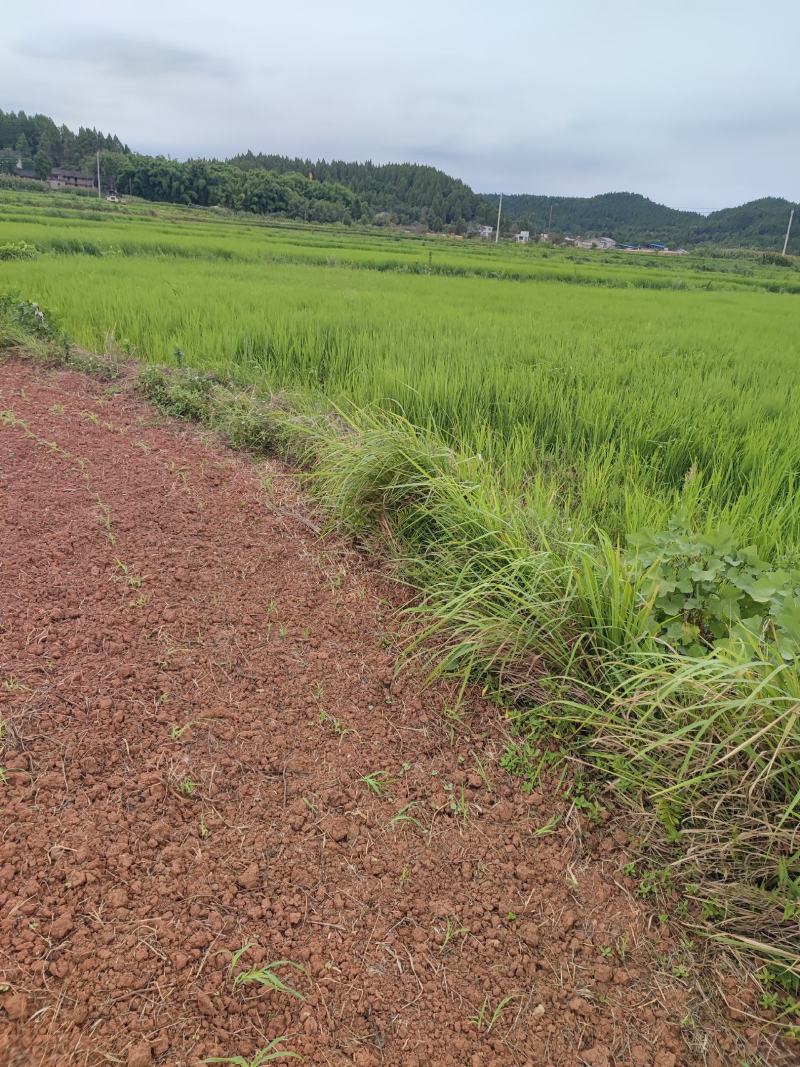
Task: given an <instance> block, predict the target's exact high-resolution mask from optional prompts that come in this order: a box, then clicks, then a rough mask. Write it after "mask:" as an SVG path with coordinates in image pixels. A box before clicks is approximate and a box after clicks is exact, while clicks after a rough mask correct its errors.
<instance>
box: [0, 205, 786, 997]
mask: <svg viewBox="0 0 800 1067" xmlns="http://www.w3.org/2000/svg"><path fill="white" fill-rule="evenodd" d="M112 207H113V206H112V205H107V206H106V205H97V204H91V203H90V202H89V201H87V200H86V199H78V198H75V199H74V201H72V200H70V199H69V198H67V197H62V198H58V197H53V198H44V197H42V196H41V195H39V196H38V197H36V196H33V194H29V195H28V196H26V195H24V194H16V193H0V241H2V242H5V241H9V242H17V241H26V242H28V243H29V244H34V245H36V246H37V247H38V248H39V249H41V250H42V251H41V254H40V255H39V256H38V258H36V259H34V260H25V261H13V262H0V292H2V290H3V289H5V288H8V287H10V286H14V287H16V288H18V289H19V290H20V291H21V292H23V293H24V295H25V296H26V297H27V298H28V299H31V300H36V301H38V302H40V303H41V304H42V305H43V306H45V307H47V308H49V309H51V310H53V311H54V312H55V313H56V315H57V316H58V319H59V320H60V323H61V324H62V326H63V327H64V328H65V329H66V331H67V332H68V333H69V334H70V335H71V337H72V338H74V339H75V340H76V341H77V342H78V343H80V344H82V345H84V346H86V347H87V348H89V349H91V350H99V351H108V352H111V353H116V354H120V353H122V354H126V353H127V354H130V355H135V356H137V357H138V358H140V359H142V360H144V361H146V362H149V363H152V364H159V363H161V364H164V363H166V364H171V365H172V366H173V367H174V368H176V370H175V371H174V372H172V373H166V372H164V371H163V370H161V369H158V368H157V367H155V366H153V367H150V368H149V369H147V370H145V372H144V373H143V374H142V375H141V378H140V387H141V388H142V389H143V391H144V392H145V393H146V395H147V396H149V397H150V398H151V399H152V400H154V401H155V402H156V403H158V404H160V405H161V406H162V407H163V408H164V409H165V410H167V411H170V412H171V413H173V414H176V415H179V416H183V417H189V418H196V419H200V420H202V421H204V422H206V423H208V424H210V425H212V426H215V427H217V428H219V429H220V430H221V431H222V432H223V433H224V434H226V435H227V436H228V438H229V439H230V440H231V442H232V443H233V444H235V445H237V446H247V447H252V448H256V449H259V450H265V451H278V452H280V453H282V454H283V455H285V456H287V457H288V458H290V459H291V460H292V461H293V462H295V463H297V464H300V465H301V466H303V467H305V468H306V469H308V470H309V471H310V472H311V473H312V485H313V488H314V490H315V492H316V493H317V494H318V496H319V499H320V501H321V503H322V504H323V506H324V507H325V508H326V509H327V511H328V513H329V514H330V515H331V516H332V518H333V519H334V520H335V521H336V522H337V523H339V524H340V526H341V527H342V528H344V529H346V530H348V531H349V532H350V533H352V534H354V535H355V536H356V537H357V538H359V539H360V540H361V541H362V542H364V543H366V544H380V545H381V546H382V547H383V548H387V547H388V548H389V550H390V551H391V552H392V553H393V554H394V555H395V556H396V557H397V558H398V561H399V563H400V566H401V567H402V571H403V574H404V575H405V577H406V578H407V580H408V581H409V582H411V583H412V584H413V585H414V586H415V587H416V589H417V591H418V596H417V599H416V602H415V606H414V608H413V612H412V621H414V622H415V624H416V625H415V630H414V633H415V635H416V637H415V640H413V641H412V643H411V645H410V650H409V651H410V654H411V655H418V656H422V657H425V658H426V659H429V657H430V656H431V650H432V649H434V650H435V661H434V662H433V669H434V671H435V672H440V673H444V674H447V675H449V676H453V677H457V678H459V679H461V681H462V684H466V681H467V680H468V679H471V678H473V679H474V678H477V679H479V680H480V681H481V683H482V684H483V685H484V686H486V688H487V690H489V691H491V692H493V693H495V694H496V695H497V698H498V700H499V702H500V703H501V704H502V705H503V706H504V707H505V708H506V709H507V713H508V715H509V717H510V718H511V720H512V722H513V724H514V726H515V728H516V729H517V731H518V732H519V734H520V746H519V753H520V754H521V755H520V756H519V758H516V757H515V759H514V761H513V762H514V764H515V766H517V765H519V766H518V767H517V769H518V770H520V771H521V772H522V773H523V776H524V777H525V779H526V781H528V783H529V784H532V783H533V781H534V780H535V776H536V775H537V774H538V773H539V767H538V764H537V763H536V761H537V760H538V761H541V763H542V765H544V763H545V762H546V760H545V757H544V756H542V754H541V749H540V748H538V747H537V744H538V742H537V741H536V739H538V738H541V737H543V736H546V735H549V736H550V737H551V738H556V739H557V740H558V744H559V746H560V747H561V749H562V750H563V751H565V752H566V753H567V754H569V755H572V756H575V757H577V758H579V759H580V760H582V761H584V762H585V763H589V764H591V765H593V766H594V767H595V768H596V769H597V771H598V772H600V773H601V774H602V776H603V777H604V779H605V780H606V781H607V782H609V783H610V784H612V785H613V786H614V787H615V789H616V792H617V796H618V798H619V800H620V802H621V803H624V804H628V805H629V806H630V807H631V809H632V810H634V811H635V812H637V814H638V817H639V818H640V819H646V820H649V822H650V827H651V830H652V831H653V832H652V833H651V834H650V836H649V841H650V846H649V847H650V849H651V850H652V851H654V852H655V853H656V859H657V861H658V863H659V864H660V868H659V869H668V870H669V871H670V872H671V875H670V876H671V877H675V878H676V879H678V880H679V881H680V882H681V884H684V885H688V886H689V887H690V888H689V889H688V890H687V891H686V892H687V893H688V896H689V898H690V899H691V900H692V901H694V902H695V907H696V909H699V913H700V915H701V918H699V919H697V921H698V922H699V923H701V925H702V924H703V923H704V926H703V928H704V929H705V931H706V932H707V933H710V934H711V935H712V936H715V937H718V938H719V939H720V940H723V941H725V942H726V943H733V944H737V945H739V946H740V947H743V948H745V949H747V950H756V951H758V952H760V953H761V954H762V955H764V956H766V957H767V958H768V959H770V960H771V961H772V966H773V967H774V968H775V973H779V974H780V975H783V976H784V977H785V976H786V975H790V976H791V975H793V976H794V978H795V980H796V978H797V976H799V975H800V953H799V952H798V944H799V943H800V936H799V933H798V926H800V921H799V920H800V840H798V830H797V827H798V812H800V713H798V711H797V709H798V707H800V673H799V672H798V663H797V661H796V660H795V659H792V658H791V657H787V658H782V657H781V655H779V654H778V651H777V650H776V648H775V647H774V645H772V644H770V642H769V641H761V640H757V639H756V638H754V639H753V640H752V641H742V642H740V643H739V644H738V645H737V646H736V647H731V648H727V649H724V650H723V649H718V650H717V651H715V652H713V653H711V654H709V655H701V656H694V657H690V656H685V655H680V654H678V653H677V652H676V651H674V650H673V649H671V648H670V647H669V646H667V645H665V644H664V643H663V641H659V640H658V639H657V638H656V636H654V632H653V625H652V623H653V611H652V607H653V603H652V600H651V599H650V598H649V594H648V593H647V588H648V586H647V585H646V583H645V582H644V581H643V580H642V578H641V576H639V575H637V574H634V573H632V572H631V569H630V567H629V566H628V563H627V561H626V557H625V551H624V546H625V541H626V538H627V536H628V535H629V534H632V533H634V532H637V531H640V530H642V529H644V528H648V527H652V528H654V529H664V528H665V527H666V525H667V523H668V522H669V520H670V519H671V518H672V517H673V516H674V515H675V514H676V513H678V512H680V513H681V514H682V516H683V521H684V522H685V523H686V524H687V526H689V527H691V528H693V529H695V530H697V531H700V532H703V531H710V530H712V529H714V528H715V527H717V526H718V525H719V524H721V523H727V524H729V525H730V527H731V530H732V533H731V537H732V538H733V539H734V541H735V542H736V543H737V544H738V545H740V546H741V545H746V544H749V543H752V544H754V545H755V546H756V547H757V549H758V551H759V553H760V555H761V556H762V557H764V558H765V559H766V560H768V561H770V562H771V563H772V564H773V565H776V566H777V565H794V564H796V563H797V562H798V559H799V558H800V496H799V495H798V492H797V489H798V477H799V476H800V419H798V417H797V414H796V411H797V400H798V396H799V395H800V329H799V328H798V327H800V300H798V297H797V295H795V292H794V289H795V287H797V282H798V280H800V274H798V272H797V270H796V269H791V270H787V269H780V268H773V267H767V266H764V265H762V264H760V263H759V262H758V260H757V259H755V258H753V257H748V256H744V255H742V256H739V257H736V256H730V257H725V258H720V259H716V258H713V257H708V256H701V255H698V256H690V257H686V258H685V259H681V260H659V259H657V257H644V258H642V259H636V260H635V261H634V260H632V259H631V258H630V257H625V256H623V255H621V254H620V255H610V256H605V255H603V254H601V253H596V254H591V253H588V254H585V255H580V254H577V253H575V252H565V251H561V250H548V249H540V248H508V247H503V246H501V247H499V248H494V247H487V246H483V245H476V244H474V243H467V242H464V243H456V242H450V241H447V240H445V239H440V240H424V239H423V240H421V239H417V238H410V237H398V236H395V235H385V234H380V233H376V232H374V231H373V232H368V231H364V230H362V231H358V232H346V231H345V230H343V229H337V228H327V229H318V230H311V229H308V228H304V227H302V226H299V225H291V224H281V223H269V222H266V221H265V220H250V219H246V218H243V217H236V216H223V215H221V214H219V213H215V212H201V211H198V210H190V209H186V210H183V209H180V208H177V207H174V206H158V205H146V206H145V205H141V204H136V203H132V204H129V205H124V206H123V207H124V210H123V211H120V212H117V211H114V210H108V208H112ZM82 249H83V251H82ZM778 290H783V291H778ZM18 319H19V321H18V322H16V324H15V323H14V322H11V323H10V324H9V323H4V322H0V342H3V340H4V339H5V343H11V342H13V340H14V337H15V336H16V334H15V330H17V329H19V330H23V332H24V329H28V328H33V329H37V328H38V327H37V320H36V318H35V312H32V311H31V310H30V309H27V310H25V312H24V314H23V313H20V316H18ZM23 328H24V329H23ZM71 358H72V359H73V361H74V360H75V359H80V360H81V361H83V362H85V361H86V357H85V356H82V355H81V354H80V353H77V354H75V353H73V354H72V356H71ZM179 365H180V366H181V367H183V366H184V365H185V367H186V369H183V370H181V369H177V368H178V367H179ZM366 784H367V787H368V788H369V787H370V785H369V783H368V782H367V783H366ZM402 821H416V820H414V819H413V817H412V816H410V815H408V814H407V812H406V811H405V809H403V811H401V812H398V813H397V815H395V816H394V818H393V820H391V822H392V823H393V824H396V823H399V822H402ZM541 832H542V833H544V832H545V829H544V828H543V829H542V831H541ZM693 914H694V913H693Z"/></svg>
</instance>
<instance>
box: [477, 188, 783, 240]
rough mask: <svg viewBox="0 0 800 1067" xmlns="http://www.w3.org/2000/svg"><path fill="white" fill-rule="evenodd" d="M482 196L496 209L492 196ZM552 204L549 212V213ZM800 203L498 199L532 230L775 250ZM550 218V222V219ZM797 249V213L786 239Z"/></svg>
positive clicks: (518, 224) (606, 196)
mask: <svg viewBox="0 0 800 1067" xmlns="http://www.w3.org/2000/svg"><path fill="white" fill-rule="evenodd" d="M485 199H486V200H487V201H488V202H489V203H490V204H491V205H492V206H493V208H494V210H495V211H496V210H497V201H498V197H497V195H496V194H490V195H487V196H485ZM551 207H552V216H551V213H550V211H551ZM792 207H794V208H795V211H796V212H798V215H799V216H800V206H798V205H797V204H791V203H790V202H789V201H788V200H782V199H780V198H779V197H765V198H764V199H761V200H752V201H751V202H750V203H748V204H742V205H741V206H740V207H731V208H723V209H722V210H721V211H714V212H712V213H711V214H710V215H701V214H700V213H699V212H696V211H678V210H677V209H676V208H671V207H666V206H665V205H664V204H657V203H655V201H653V200H649V199H648V198H647V197H646V196H641V195H640V194H639V193H602V194H601V195H600V196H590V197H579V196H572V197H570V196H563V197H559V196H532V195H527V194H519V195H512V196H504V197H503V215H504V217H505V219H506V221H507V223H508V224H512V223H513V224H514V226H515V228H518V229H529V230H530V231H531V232H532V233H541V232H546V231H547V230H548V229H550V230H553V231H557V232H560V233H575V234H582V235H583V236H587V237H600V236H608V237H613V238H614V239H615V240H616V241H619V242H636V241H659V242H663V243H664V244H668V245H672V246H679V245H684V246H686V247H689V246H691V245H698V244H717V245H723V246H726V247H729V248H731V247H734V248H744V247H746V248H770V249H773V250H777V251H780V250H781V248H782V246H783V237H784V234H785V232H786V224H787V222H788V220H789V211H790V209H791V208H792ZM551 219H552V221H551ZM789 250H790V251H793V252H795V253H800V217H798V218H797V228H796V229H795V230H794V231H793V237H792V239H791V241H790V243H789Z"/></svg>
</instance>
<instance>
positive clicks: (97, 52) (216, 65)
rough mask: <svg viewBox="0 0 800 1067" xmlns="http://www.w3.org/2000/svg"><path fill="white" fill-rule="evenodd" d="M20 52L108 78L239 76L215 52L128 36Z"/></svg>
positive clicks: (26, 45)
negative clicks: (95, 71) (86, 68)
mask: <svg viewBox="0 0 800 1067" xmlns="http://www.w3.org/2000/svg"><path fill="white" fill-rule="evenodd" d="M20 51H21V52H22V53H23V54H24V55H27V56H29V57H31V58H32V59H45V60H55V61H57V62H64V63H69V64H70V65H72V66H75V64H80V65H81V66H84V67H95V68H96V69H97V71H98V73H100V74H102V75H103V76H104V77H111V78H118V79H121V80H130V81H136V80H137V79H139V78H147V79H157V80H163V79H168V78H185V77H187V76H189V77H193V78H211V79H226V80H232V79H233V80H235V79H236V77H237V75H236V71H235V69H234V67H233V64H231V63H230V62H229V61H226V60H224V59H223V58H222V57H221V56H219V55H217V54H215V53H214V52H211V51H206V50H203V49H198V48H186V47H184V46H183V45H176V44H170V43H167V42H163V41H155V40H152V39H147V38H136V37H131V36H130V35H128V34H124V35H123V34H115V33H105V34H97V35H93V36H88V37H87V36H86V35H81V36H80V37H73V38H70V37H66V38H65V37H58V38H51V39H50V40H44V41H42V40H36V41H31V40H23V41H22V42H21V43H20Z"/></svg>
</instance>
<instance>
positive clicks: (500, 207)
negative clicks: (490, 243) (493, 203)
mask: <svg viewBox="0 0 800 1067" xmlns="http://www.w3.org/2000/svg"><path fill="white" fill-rule="evenodd" d="M502 210H503V194H502V193H501V194H500V203H499V204H498V205H497V232H496V233H495V235H494V243H495V244H497V242H498V241H499V240H500V212H501V211H502Z"/></svg>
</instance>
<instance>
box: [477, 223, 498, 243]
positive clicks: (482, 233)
mask: <svg viewBox="0 0 800 1067" xmlns="http://www.w3.org/2000/svg"><path fill="white" fill-rule="evenodd" d="M478 236H479V237H480V239H481V240H482V241H488V240H490V239H491V238H492V237H494V226H479V227H478Z"/></svg>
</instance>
